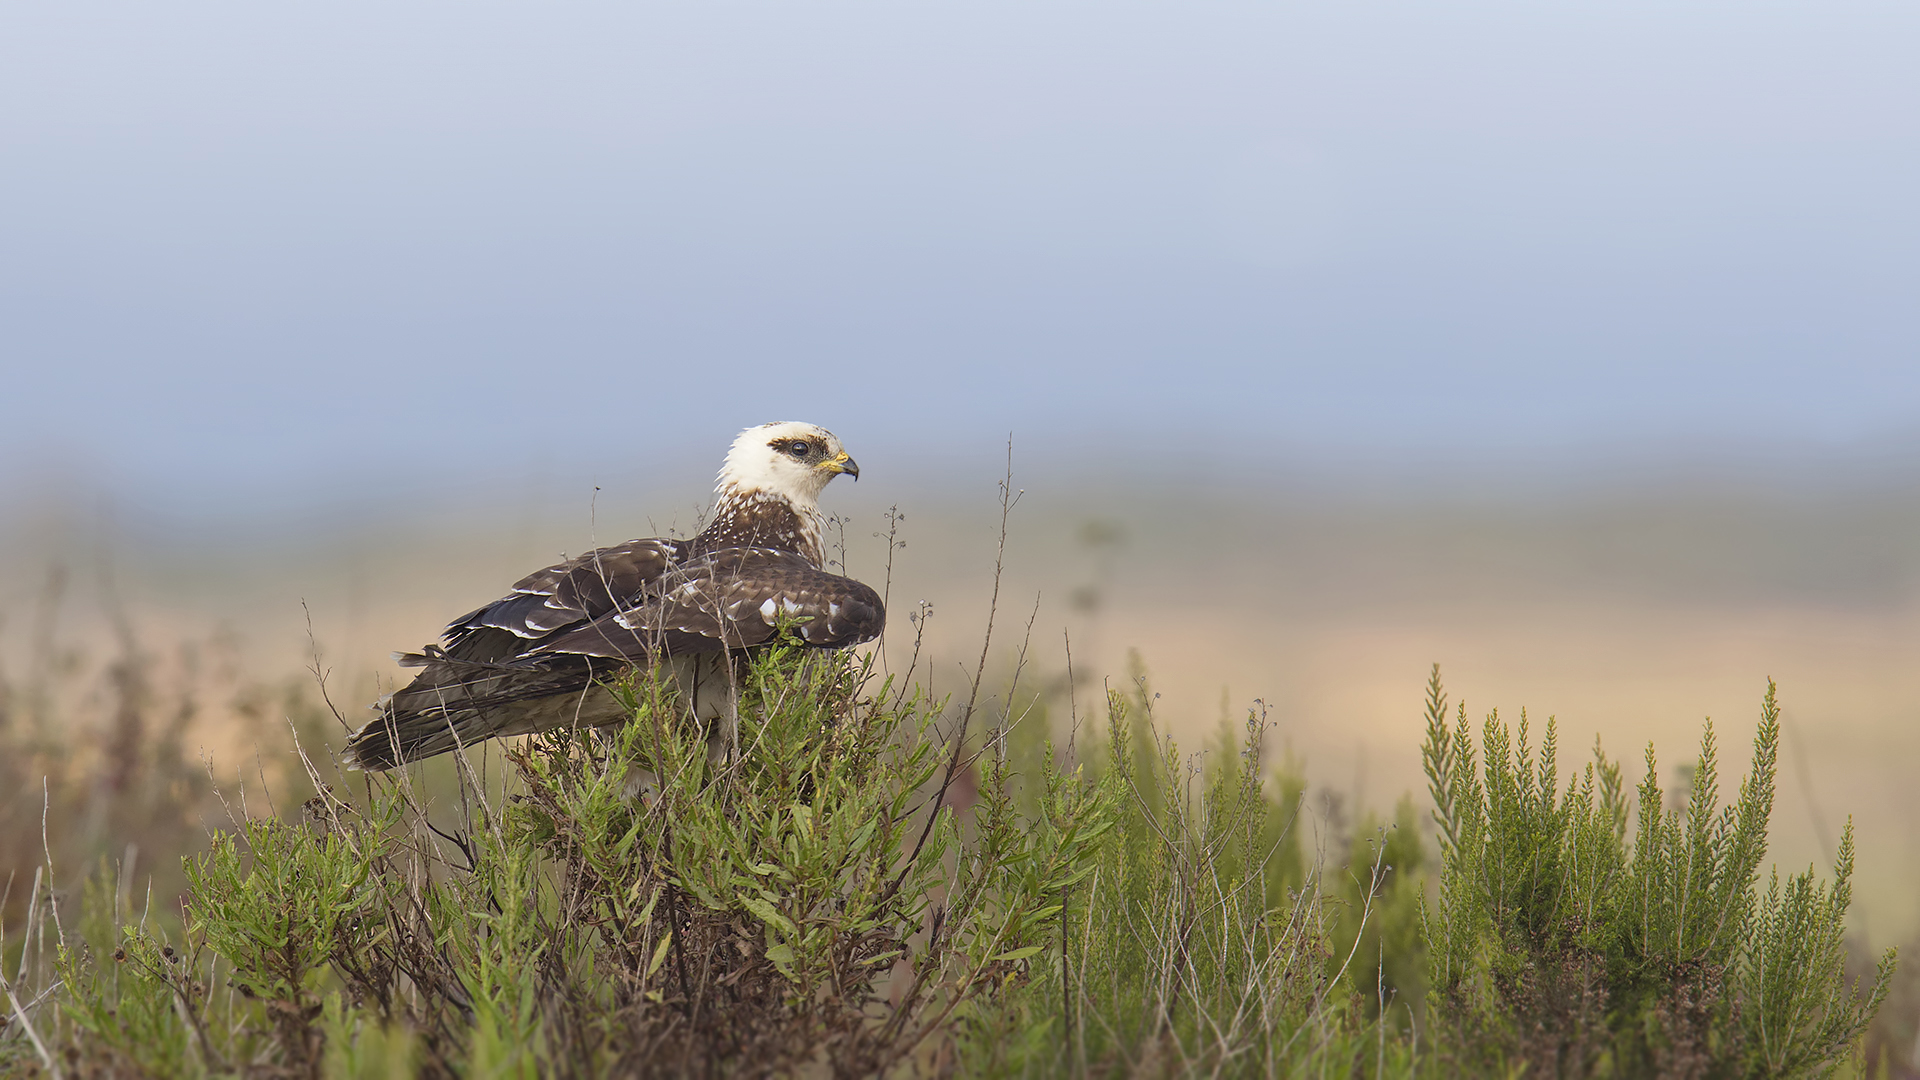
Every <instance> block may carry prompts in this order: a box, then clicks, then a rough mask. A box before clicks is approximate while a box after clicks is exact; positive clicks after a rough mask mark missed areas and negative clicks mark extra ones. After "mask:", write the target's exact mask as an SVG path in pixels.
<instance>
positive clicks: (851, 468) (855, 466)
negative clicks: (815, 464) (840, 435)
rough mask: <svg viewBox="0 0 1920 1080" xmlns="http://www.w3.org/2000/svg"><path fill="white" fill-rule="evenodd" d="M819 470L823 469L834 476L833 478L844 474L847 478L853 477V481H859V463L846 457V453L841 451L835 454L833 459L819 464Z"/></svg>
mask: <svg viewBox="0 0 1920 1080" xmlns="http://www.w3.org/2000/svg"><path fill="white" fill-rule="evenodd" d="M819 468H822V469H825V470H827V471H828V472H830V473H832V474H834V475H835V476H838V475H840V474H841V473H846V474H847V475H848V476H851V477H853V478H854V479H855V480H859V479H860V465H859V463H858V462H856V461H854V460H853V459H852V458H850V457H848V456H847V452H846V451H844V450H842V451H841V452H840V453H838V454H835V455H834V456H833V457H831V458H829V459H827V460H826V461H823V462H821V463H820V465H819Z"/></svg>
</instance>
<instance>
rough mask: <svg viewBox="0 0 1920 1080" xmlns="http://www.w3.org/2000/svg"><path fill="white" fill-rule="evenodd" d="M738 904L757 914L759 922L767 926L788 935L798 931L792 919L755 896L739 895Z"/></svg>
mask: <svg viewBox="0 0 1920 1080" xmlns="http://www.w3.org/2000/svg"><path fill="white" fill-rule="evenodd" d="M740 906H741V907H744V908H746V909H747V910H748V911H750V912H752V913H753V914H754V915H756V916H758V917H759V919H760V921H761V922H763V923H766V924H767V925H768V926H771V927H773V928H775V929H777V930H779V931H781V932H782V933H785V934H787V935H788V936H792V935H794V934H797V933H799V930H798V928H796V927H795V926H794V925H793V921H792V920H791V919H788V918H787V917H786V916H785V915H782V914H780V911H779V909H777V908H775V907H774V906H773V905H772V904H770V903H768V902H767V901H765V900H762V899H760V898H759V897H757V896H743V897H741V898H740Z"/></svg>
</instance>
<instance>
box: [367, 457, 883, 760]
mask: <svg viewBox="0 0 1920 1080" xmlns="http://www.w3.org/2000/svg"><path fill="white" fill-rule="evenodd" d="M843 473H844V474H846V475H848V476H852V477H853V478H854V479H856V480H857V479H859V477H860V467H859V466H858V465H856V464H854V460H853V458H851V457H849V456H848V455H847V452H846V451H845V450H844V449H842V448H841V446H840V440H839V439H837V438H835V437H834V435H833V433H832V432H830V431H827V430H825V429H824V428H819V427H815V426H814V425H812V424H802V423H795V422H782V423H773V424H762V425H761V426H759V427H754V428H748V429H747V430H746V431H743V432H741V433H740V436H739V438H737V439H735V440H734V441H733V447H732V449H730V450H729V451H728V452H727V458H726V462H725V464H724V465H723V466H722V467H721V469H720V479H719V483H718V485H717V487H716V489H715V496H716V498H715V502H714V507H713V513H712V516H711V518H710V521H709V524H708V525H707V527H706V528H705V529H703V530H701V532H700V534H699V535H698V536H695V537H693V538H691V539H687V540H677V539H667V538H656V539H649V540H629V541H627V542H626V543H624V544H616V545H614V546H612V547H604V548H599V549H597V550H594V551H589V552H587V553H586V554H584V555H581V556H579V557H577V558H573V559H568V560H567V561H565V562H561V563H556V564H554V565H553V566H549V567H547V568H546V569H544V570H540V571H537V572H535V573H533V574H529V575H528V576H527V577H525V578H522V579H521V580H520V581H519V582H518V583H517V584H515V585H514V586H513V591H512V592H511V593H509V594H508V595H507V596H505V597H503V598H501V599H499V600H496V601H494V602H493V603H491V604H488V605H486V606H485V607H482V608H480V609H479V610H477V611H473V612H470V613H468V614H466V615H463V616H461V617H460V618H458V619H455V620H454V621H453V622H452V623H451V624H449V625H448V626H447V629H446V633H445V634H444V635H442V644H440V645H437V646H434V645H430V646H428V647H426V648H425V649H422V650H421V651H420V652H418V653H407V654H401V655H399V656H397V657H396V659H397V660H398V661H399V662H400V664H401V666H403V667H415V668H420V669H421V671H420V674H419V675H417V676H415V677H414V680H413V681H412V682H411V683H409V684H408V685H407V686H406V687H404V688H403V689H400V690H398V691H395V692H394V693H392V694H390V695H388V696H387V697H386V698H384V699H382V700H381V701H380V702H379V703H378V704H377V705H375V706H374V708H375V709H376V710H378V713H379V715H378V716H377V717H376V718H375V719H374V720H373V721H372V722H371V723H369V724H367V726H366V727H364V728H362V729H361V730H360V731H358V732H356V733H355V734H354V735H353V736H352V737H351V738H350V739H348V740H347V746H346V753H345V763H346V765H347V766H348V767H349V768H354V769H391V768H393V767H395V766H397V765H401V764H404V763H406V762H409V761H417V760H419V759H420V758H425V757H431V756H433V755H435V754H443V753H446V752H447V751H449V750H452V749H455V748H456V747H462V746H471V745H472V744H474V743H477V742H480V741H481V740H483V739H491V738H495V737H497V736H506V735H522V734H526V733H529V732H536V731H547V730H550V729H552V728H556V727H563V726H589V725H601V724H612V723H618V722H620V721H622V720H624V719H626V716H627V714H626V712H625V711H624V710H623V709H622V708H621V706H620V703H619V702H618V701H617V700H615V698H614V696H613V694H612V692H611V691H609V690H608V689H607V688H606V685H605V684H606V682H607V681H608V680H609V679H611V678H613V677H614V676H617V675H618V674H620V673H621V672H623V671H625V670H627V669H628V668H630V667H632V666H634V665H661V666H662V667H664V668H665V669H666V670H667V671H668V672H669V673H670V674H671V675H672V676H673V677H674V679H675V680H676V681H677V682H678V684H679V688H680V692H681V700H682V702H683V704H685V705H686V707H687V708H688V709H689V711H690V712H691V713H692V715H694V716H695V717H697V718H701V719H718V718H722V717H726V716H729V715H730V709H731V703H732V694H731V690H732V681H733V679H734V677H735V672H734V669H733V667H732V663H733V661H735V660H737V659H738V658H739V657H741V656H742V655H744V654H746V653H748V652H749V651H751V650H753V649H754V648H755V647H757V646H761V645H765V644H767V643H768V642H771V641H773V640H774V639H775V638H776V637H777V636H779V635H780V633H781V628H782V627H785V628H786V632H787V634H788V635H790V636H791V637H792V638H794V639H795V640H797V641H798V643H799V644H801V645H803V646H809V647H813V648H820V649H837V648H844V647H846V646H850V645H857V644H859V643H861V642H864V641H871V640H873V639H874V638H875V637H878V636H879V634H880V630H881V627H882V626H883V625H884V623H885V620H886V612H885V611H884V610H883V609H882V606H881V602H880V597H879V595H878V594H877V593H875V592H874V591H873V590H872V589H871V588H868V587H867V586H866V585H863V584H861V583H860V582H858V581H855V580H853V579H852V578H847V577H841V576H840V575H838V574H830V573H828V572H827V571H826V570H824V569H822V567H823V566H824V565H825V561H826V560H825V557H824V552H823V550H822V547H821V540H822V537H821V532H822V526H823V522H822V519H821V515H820V510H819V505H818V499H819V496H820V492H821V490H822V489H823V488H825V487H826V486H827V482H828V481H830V480H832V479H833V478H834V477H836V476H839V475H841V474H843Z"/></svg>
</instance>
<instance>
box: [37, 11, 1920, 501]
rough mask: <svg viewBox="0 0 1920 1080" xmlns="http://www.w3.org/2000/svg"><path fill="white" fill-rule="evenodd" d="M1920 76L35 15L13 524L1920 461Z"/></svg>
mask: <svg viewBox="0 0 1920 1080" xmlns="http://www.w3.org/2000/svg"><path fill="white" fill-rule="evenodd" d="M1916 56H1920V8H1916V7H1915V6H1914V5H1912V4H1910V3H1878V4H1869V3H1850V2H1828V3H1820V4H1812V3H1802V4H1784V3H1772V4H1735V3H1697V2H1686V0H1663V2H1660V3H1608V4H1604V5H1603V4H1599V3H1538V2H1531V3H1486V2H1481V0H1466V2H1458V3H1449V4H1445V5H1433V4H1411V3H1341V4H1332V3H1326V4H1316V5H1304V4H1284V3H1263V4H1235V3H1209V4H1202V5H1193V4H1180V5H1175V4H1171V3H1169V4H1117V3H1083V4H1064V3H1048V2H1021V3H1007V4H990V3H966V4H958V3H954V4H931V3H898V2H885V3H882V2H873V3H854V4H849V3H813V2H809V3H804V4H793V3H780V4H774V3H700V4H679V5H671V6H662V5H641V4H633V3H572V4H555V5H546V4H542V5H533V4H524V5H506V4H472V3H458V4H456V3H451V2H448V3H414V2H397V0H380V2H377V3H332V4H326V5H299V6H295V5H282V4H275V5H263V4H241V3H230V4H209V3H169V4H165V5H155V4H145V3H140V4H136V3H119V4H116V3H84V2H76V3H62V4H43V5H8V6H7V7H6V8H5V9H4V11H0V367H3V368H4V371H5V377H4V386H3V388H0V393H4V394H5V397H6V400H7V405H8V408H7V409H6V411H5V414H4V417H5V420H4V424H0V492H5V491H7V490H13V491H19V490H22V489H23V488H24V489H33V488H35V487H36V485H42V484H44V483H45V482H46V480H45V478H47V477H53V478H55V480H56V481H57V482H58V483H69V482H71V483H78V484H85V485H99V486H104V487H106V488H108V489H109V490H112V491H116V492H121V493H132V494H131V497H134V498H137V499H141V500H146V501H149V502H152V501H165V502H177V503H179V504H180V505H182V506H201V505H204V506H215V505H221V504H240V505H245V504H248V503H251V502H254V501H257V500H269V501H271V500H275V499H278V500H285V499H288V498H309V497H312V494H313V493H315V492H320V491H325V490H333V489H354V490H369V489H371V490H390V491H392V492H393V493H395V494H400V493H404V492H405V491H407V490H410V489H411V487H412V486H415V485H419V484H421V483H422V482H423V478H425V477H430V476H435V475H445V476H452V477H456V478H458V481H459V483H461V484H463V485H480V486H484V485H486V484H488V483H492V482H495V480H496V478H502V477H507V476H514V475H525V474H527V473H528V471H529V470H532V471H534V472H537V473H540V474H543V475H544V474H556V475H564V476H568V477H587V478H591V477H594V476H597V475H598V473H599V472H600V471H604V470H607V469H614V468H618V469H622V470H640V471H644V470H645V469H646V468H647V467H648V466H647V464H646V463H647V462H651V461H665V460H669V459H671V460H673V461H674V462H676V463H678V462H690V463H694V465H695V466H696V467H695V469H694V471H695V473H696V474H697V475H701V476H704V474H705V473H706V472H707V471H709V469H710V465H711V462H712V461H713V460H717V455H718V452H719V448H720V447H721V446H722V445H723V444H724V443H725V441H726V439H727V438H728V437H729V436H730V434H731V433H732V432H733V431H734V430H736V429H737V428H739V427H741V426H744V425H747V424H751V423H758V422H761V421H764V420H768V419H784V418H800V419H810V420H815V421H817V422H820V423H824V424H827V425H828V426H830V427H833V428H835V429H836V430H837V431H839V432H840V434H841V435H842V436H843V437H844V438H846V439H847V440H848V442H849V443H850V444H852V445H855V446H860V447H863V448H864V451H863V453H862V458H863V460H865V461H867V462H869V469H870V471H871V466H872V464H877V463H880V462H883V461H892V462H896V463H901V467H902V468H905V467H907V464H908V463H912V464H911V467H912V468H915V469H919V468H922V467H926V466H930V465H933V464H937V463H940V462H943V461H946V462H949V463H950V462H952V461H967V462H973V461H988V460H990V459H991V458H992V457H993V455H994V454H995V453H996V452H997V448H998V447H999V446H1000V444H1001V442H1002V440H1003V439H1004V438H1005V434H1006V432H1008V431H1009V430H1011V431H1014V432H1016V433H1018V435H1019V437H1020V438H1021V439H1022V440H1023V442H1024V445H1025V446H1026V447H1028V448H1029V450H1028V452H1029V453H1031V454H1033V455H1036V456H1037V457H1038V458H1039V459H1041V460H1043V461H1044V460H1048V459H1049V458H1051V459H1052V460H1057V461H1061V462H1066V461H1083V462H1093V463H1095V464H1097V465H1101V466H1105V467H1109V468H1118V469H1124V468H1126V467H1129V466H1128V463H1129V462H1130V461H1138V460H1142V459H1147V460H1156V459H1158V460H1164V458H1166V457H1168V456H1171V455H1176V454H1186V455H1188V457H1187V458H1186V460H1189V461H1192V462H1195V463H1197V464H1201V465H1204V466H1206V467H1208V468H1213V467H1216V466H1217V467H1219V468H1229V467H1233V468H1240V469H1243V470H1244V469H1248V468H1251V469H1253V470H1254V471H1260V470H1263V469H1266V468H1268V467H1271V468H1273V469H1276V470H1283V471H1300V470H1304V471H1308V472H1311V471H1313V470H1316V469H1320V470H1331V471H1337V470H1338V469H1339V467H1341V466H1343V465H1346V464H1352V463H1356V462H1357V463H1361V464H1363V465H1365V466H1367V467H1369V468H1384V469H1387V470H1389V471H1390V470H1392V469H1394V468H1397V467H1400V466H1402V465H1404V466H1406V467H1410V468H1411V467H1419V466H1422V465H1431V463H1433V462H1436V461H1441V462H1446V461H1459V462H1467V463H1470V462H1476V461H1477V462H1490V461H1517V462H1522V463H1527V462H1594V461H1606V460H1612V459H1622V460H1643V459H1647V458H1648V457H1649V456H1651V457H1652V458H1658V457H1660V455H1663V454H1674V455H1679V456H1684V455H1686V454H1693V453H1706V454H1709V455H1713V454H1718V455H1722V456H1728V455H1731V456H1736V457H1737V456H1739V455H1741V454H1748V453H1754V452H1759V451H1761V450H1763V449H1765V448H1767V447H1769V446H1771V447H1772V448H1773V451H1774V452H1778V453H1783V454H1786V455H1788V456H1791V455H1792V454H1794V453H1797V452H1799V448H1808V449H1809V450H1810V451H1818V452H1822V453H1827V452H1839V453H1846V452H1851V451H1852V450H1855V449H1858V448H1863V447H1864V448H1868V449H1869V450H1871V448H1873V447H1883V446H1893V447H1896V449H1897V448H1900V447H1907V448H1911V447H1912V446H1913V445H1915V437H1916V435H1920V196H1916V194H1915V192H1920V63H1916V62H1915V57H1916ZM1890 452H1892V451H1890ZM1897 452H1898V453H1901V454H1904V453H1905V452H1906V451H1905V450H1897ZM1229 462H1233V463H1236V464H1233V465H1229V464H1227V463H1229ZM1463 467H1465V466H1463ZM36 478H40V479H36ZM290 493H291V494H290Z"/></svg>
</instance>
